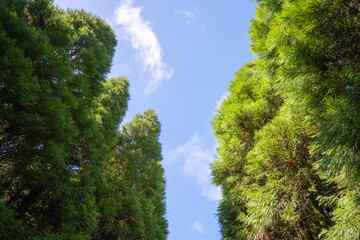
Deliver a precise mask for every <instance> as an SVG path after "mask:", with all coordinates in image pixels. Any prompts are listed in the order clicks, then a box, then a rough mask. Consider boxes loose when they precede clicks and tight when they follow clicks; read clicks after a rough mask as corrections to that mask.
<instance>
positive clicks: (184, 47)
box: [54, 0, 256, 240]
mask: <svg viewBox="0 0 360 240" xmlns="http://www.w3.org/2000/svg"><path fill="white" fill-rule="evenodd" d="M54 3H55V4H56V5H58V6H60V7H61V8H65V9H66V8H72V9H85V10H86V11H88V12H92V13H94V14H96V15H97V16H99V17H101V18H102V19H104V20H105V21H106V22H108V23H109V24H110V25H111V26H112V27H113V29H114V30H115V33H116V35H117V39H118V46H117V48H116V53H115V57H114V61H113V66H112V70H111V73H110V74H109V75H108V77H109V78H110V77H118V76H125V77H127V78H128V79H129V81H130V95H131V100H130V102H129V107H128V112H127V114H126V117H125V119H124V122H128V121H130V120H131V119H132V118H133V116H134V115H135V114H136V113H142V112H144V111H146V110H147V109H149V108H154V109H155V111H156V112H157V114H158V116H159V120H160V122H161V124H162V133H161V137H160V141H161V143H162V146H163V157H164V160H163V165H164V168H165V176H166V180H167V186H166V197H167V219H168V221H169V231H170V234H169V236H168V239H169V240H202V239H206V240H213V239H214V240H218V239H221V236H220V233H219V226H218V222H217V219H216V209H217V206H218V200H219V199H220V198H221V194H220V189H218V188H217V187H215V186H213V185H211V179H210V170H209V163H210V162H211V161H212V160H213V159H214V157H215V149H216V141H215V139H214V137H213V132H212V128H211V124H210V123H211V121H212V118H213V116H214V114H215V112H216V108H217V105H218V104H219V103H220V102H221V100H222V99H223V98H225V97H226V94H227V88H228V86H229V84H230V82H231V80H232V79H233V76H234V74H235V72H236V71H237V70H238V69H239V68H240V67H241V66H242V65H244V64H245V63H246V62H249V61H251V60H252V59H253V56H252V54H251V53H250V52H249V40H248V35H247V31H248V26H249V24H250V19H251V18H252V17H254V14H255V8H256V4H255V3H254V2H253V1H250V0H240V1H239V0H228V1H215V0H207V1H205V0H192V1H189V0H185V1H179V0H152V1H148V0H147V1H145V0H122V1H116V0H107V1H99V0H55V1H54Z"/></svg>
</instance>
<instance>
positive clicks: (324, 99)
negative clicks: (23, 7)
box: [212, 0, 360, 239]
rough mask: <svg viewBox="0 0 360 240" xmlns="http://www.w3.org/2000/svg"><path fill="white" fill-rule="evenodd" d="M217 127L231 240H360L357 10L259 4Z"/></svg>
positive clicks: (290, 0)
mask: <svg viewBox="0 0 360 240" xmlns="http://www.w3.org/2000/svg"><path fill="white" fill-rule="evenodd" d="M257 2H258V4H259V5H258V9H257V13H256V18H254V19H253V20H252V21H251V26H250V30H249V32H250V39H251V46H250V47H251V50H252V51H253V52H254V54H255V55H256V56H257V59H256V60H254V61H253V62H252V63H248V64H246V65H245V66H244V67H242V69H241V70H240V71H239V72H238V73H237V74H236V76H235V79H234V80H233V82H232V83H231V85H230V87H229V92H230V96H229V97H228V99H226V100H225V101H224V102H223V103H222V105H221V107H220V108H219V110H218V113H217V115H216V116H215V118H214V121H213V127H214V132H215V135H216V137H217V139H218V141H219V143H220V146H219V148H218V160H217V161H215V162H214V163H213V164H212V169H213V176H214V179H213V181H214V183H215V184H217V185H220V186H221V187H222V189H223V199H222V200H221V202H220V205H219V215H218V216H219V221H220V224H221V228H222V235H223V238H224V239H359V236H360V232H359V229H360V221H359V220H360V214H359V213H360V212H359V211H360V206H359V199H360V189H359V181H360V177H359V176H360V174H359V173H360V172H359V167H360V163H359V161H358V157H359V156H360V155H359V150H358V139H359V137H358V133H359V132H360V130H359V129H360V128H359V125H358V122H359V121H358V116H359V106H360V105H359V102H358V101H359V100H358V99H359V95H358V94H359V93H358V89H359V88H358V86H357V84H359V79H360V78H359V76H360V75H359V66H358V65H359V64H358V58H359V56H360V55H359V42H358V40H357V39H359V37H360V35H359V33H360V32H359V27H360V25H359V22H358V19H359V3H358V2H357V1H350V0H335V1H330V0H329V1H328V0H324V1H313V0H309V1H307V0H306V1H296V0H295V1H294V0H282V1H277V0H275V1H274V0H261V1H257Z"/></svg>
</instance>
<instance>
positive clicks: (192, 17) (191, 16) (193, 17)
mask: <svg viewBox="0 0 360 240" xmlns="http://www.w3.org/2000/svg"><path fill="white" fill-rule="evenodd" d="M174 11H175V13H177V14H179V15H182V16H184V17H185V18H186V23H187V24H191V23H194V22H196V21H197V20H198V19H199V16H198V14H196V13H194V12H190V11H185V10H179V9H177V7H175V10H174Z"/></svg>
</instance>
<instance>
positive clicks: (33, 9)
mask: <svg viewBox="0 0 360 240" xmlns="http://www.w3.org/2000/svg"><path fill="white" fill-rule="evenodd" d="M51 3H52V1H49V0H36V1H10V0H9V1H7V0H5V1H1V3H0V39H1V43H2V44H1V46H0V51H1V56H2V57H1V59H0V101H1V105H0V143H1V146H0V149H1V155H0V186H1V187H0V199H1V207H0V209H1V214H2V215H3V216H8V218H5V219H3V218H2V219H1V221H2V223H1V226H9V228H8V232H6V231H7V230H4V231H3V232H2V233H1V234H6V235H2V236H1V238H8V237H9V236H12V235H11V234H13V233H14V229H13V228H11V227H10V225H9V224H7V223H6V222H7V221H10V220H9V219H13V217H15V218H16V220H17V221H18V223H19V224H20V225H22V226H23V227H24V229H30V230H31V231H32V232H33V234H34V235H36V236H41V235H42V236H51V238H55V237H58V238H70V236H71V238H73V239H76V238H81V239H83V238H87V237H89V235H90V234H91V233H92V232H94V231H96V229H97V222H98V215H99V213H98V210H97V209H96V207H95V203H96V202H95V198H94V189H95V184H96V183H97V182H98V181H99V179H100V177H101V175H102V170H103V164H104V161H105V160H106V159H107V157H108V154H109V152H110V149H112V147H113V146H112V144H113V145H114V144H115V143H116V140H114V139H115V138H116V131H117V126H118V124H119V123H120V121H121V119H122V116H123V115H124V114H125V110H126V107H127V100H128V93H127V91H128V90H127V88H128V83H127V80H126V79H123V78H119V79H112V80H109V81H108V82H105V77H106V74H107V73H108V72H109V69H110V65H111V61H112V56H113V54H114V47H115V45H116V40H115V35H114V32H113V31H112V30H111V28H110V27H109V26H108V25H107V24H106V23H105V22H104V21H102V20H101V19H99V18H97V17H95V16H93V15H91V14H88V13H85V12H84V11H76V10H75V11H74V10H69V11H68V12H64V11H63V10H61V9H57V8H55V7H54V6H52V5H51ZM4 206H5V207H4ZM11 221H13V220H11ZM8 234H9V235H8ZM10 238H11V237H10Z"/></svg>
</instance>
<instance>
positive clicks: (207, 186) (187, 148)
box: [165, 134, 221, 201]
mask: <svg viewBox="0 0 360 240" xmlns="http://www.w3.org/2000/svg"><path fill="white" fill-rule="evenodd" d="M214 155H215V154H214V149H210V148H208V147H207V146H205V144H204V143H203V142H202V140H201V138H200V136H199V134H195V135H194V136H193V137H192V138H191V139H190V140H189V141H188V142H186V143H185V144H183V145H181V146H179V147H178V148H175V149H172V150H169V151H167V152H166V153H165V159H166V161H168V162H169V163H170V164H174V163H176V164H180V166H181V170H182V171H183V172H184V173H185V174H187V175H189V176H192V177H194V178H195V180H196V183H197V185H198V186H199V187H200V188H201V195H202V196H203V197H206V198H208V199H211V200H215V201H218V200H220V199H221V190H220V188H219V187H216V186H214V185H212V184H211V170H210V163H211V162H212V160H213V159H214Z"/></svg>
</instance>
